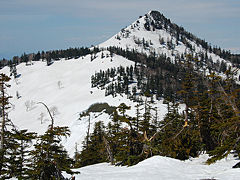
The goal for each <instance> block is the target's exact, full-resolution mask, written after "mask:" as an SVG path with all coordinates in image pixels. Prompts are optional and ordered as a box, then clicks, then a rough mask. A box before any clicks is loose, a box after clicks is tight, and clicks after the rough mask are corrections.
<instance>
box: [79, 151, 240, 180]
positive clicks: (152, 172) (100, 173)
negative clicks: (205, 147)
mask: <svg viewBox="0 0 240 180" xmlns="http://www.w3.org/2000/svg"><path fill="white" fill-rule="evenodd" d="M207 158H208V156H207V155H201V156H200V157H199V158H194V159H190V160H187V161H180V160H176V159H172V158H168V157H162V156H154V157H151V158H149V159H146V160H145V161H143V162H140V163H139V164H137V165H135V166H131V167H115V166H111V165H109V164H108V163H101V164H96V165H91V166H86V167H83V168H80V169H78V171H80V172H81V174H79V175H76V179H81V180H93V179H97V180H110V179H111V180H118V179H119V180H122V179H131V180H141V179H142V180H147V179H149V180H150V179H151V180H161V179H162V180H166V179H167V180H169V179H178V180H188V179H189V180H193V179H196V180H201V179H219V180H237V179H239V176H240V171H239V169H232V166H233V165H234V164H236V163H237V160H236V159H234V158H233V157H229V158H228V159H223V160H221V161H219V162H217V163H215V164H212V165H206V164H204V162H205V161H206V159H207Z"/></svg>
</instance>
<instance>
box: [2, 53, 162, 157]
mask: <svg viewBox="0 0 240 180" xmlns="http://www.w3.org/2000/svg"><path fill="white" fill-rule="evenodd" d="M104 54H105V55H106V54H110V53H109V52H108V51H104ZM120 65H121V66H123V67H126V66H130V65H134V63H133V62H131V61H129V60H127V59H125V58H123V57H121V56H117V55H114V56H113V58H112V61H111V58H110V57H109V58H104V59H102V58H101V53H98V54H96V59H94V60H93V61H91V56H90V55H87V56H85V57H80V58H79V59H71V60H64V59H62V60H60V61H55V62H54V63H53V64H52V65H51V66H46V62H34V65H32V66H26V65H25V64H24V63H22V64H20V65H18V66H17V72H18V74H20V77H19V78H17V79H16V80H15V79H12V80H11V81H10V84H11V88H10V89H8V94H9V95H11V96H13V98H12V99H11V103H12V104H13V108H11V110H10V112H9V118H10V119H11V120H12V121H13V122H14V124H15V125H17V127H19V128H20V129H28V130H30V131H34V132H37V133H40V134H42V133H44V132H45V131H46V129H47V127H48V125H49V124H50V123H51V122H50V117H49V114H48V113H47V110H46V108H45V107H44V106H43V105H41V104H37V102H43V103H45V104H46V105H47V106H48V107H49V108H50V110H51V112H52V113H54V114H56V115H55V116H54V119H55V125H60V126H68V127H69V128H70V131H71V136H70V137H69V138H68V139H67V140H63V144H64V146H65V147H66V148H67V150H68V151H69V152H70V154H71V155H73V152H74V149H75V144H76V143H77V144H78V149H79V150H80V149H81V144H82V141H83V140H84V137H85V136H86V132H87V125H88V119H86V118H85V119H84V118H82V120H79V113H80V112H82V111H85V110H86V109H87V108H88V107H89V106H90V105H92V104H94V103H99V102H100V103H101V102H107V103H108V104H109V105H112V106H119V105H120V104H121V103H123V102H124V103H125V104H127V105H128V106H130V105H131V106H133V107H134V104H133V102H131V101H130V100H128V99H127V97H125V96H124V95H123V96H117V97H115V98H112V96H107V97H105V93H104V91H102V90H100V89H97V88H91V76H92V75H93V74H94V73H95V72H98V71H100V70H107V69H108V68H111V67H119V66H120ZM1 72H3V73H6V74H9V68H8V67H5V68H4V69H2V70H1ZM59 85H60V87H59ZM16 92H18V93H19V95H20V96H21V98H20V99H17V97H16ZM26 104H27V105H28V106H29V108H28V109H27V106H26ZM156 106H158V109H159V114H160V116H161V117H162V118H163V116H164V114H165V113H166V105H163V104H162V103H161V102H159V104H157V105H156ZM52 109H55V110H53V111H54V112H53V111H52ZM99 114H100V115H99ZM129 114H130V115H132V116H134V115H135V110H134V109H131V111H129ZM41 116H42V120H43V123H42V124H41ZM100 120H101V121H103V122H105V123H108V122H109V120H110V116H109V115H108V114H106V113H98V114H91V129H92V128H93V125H94V123H95V122H97V121H100Z"/></svg>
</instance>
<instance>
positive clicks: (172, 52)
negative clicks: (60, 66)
mask: <svg viewBox="0 0 240 180" xmlns="http://www.w3.org/2000/svg"><path fill="white" fill-rule="evenodd" d="M202 43H206V42H204V41H201V40H200V39H198V38H197V37H195V36H194V35H192V34H191V33H188V32H186V31H185V30H184V29H183V28H182V27H179V26H178V25H176V24H173V23H171V21H170V20H169V19H167V18H165V17H164V16H163V15H162V14H161V13H160V12H158V11H150V12H149V13H147V14H145V15H144V16H140V17H139V19H137V20H136V21H135V22H133V23H132V24H131V25H129V26H128V27H126V28H123V29H122V30H121V31H120V32H119V33H117V34H116V35H114V36H113V37H111V38H110V39H109V40H107V41H105V42H103V43H101V44H100V45H99V47H100V48H106V47H110V46H116V47H120V48H122V49H128V50H130V51H131V50H135V51H136V52H139V53H146V54H148V55H150V54H154V53H155V54H156V55H161V54H164V55H166V56H167V57H170V58H171V59H175V58H176V57H180V56H181V54H186V53H193V54H194V55H200V54H201V53H207V54H208V55H209V57H211V58H212V60H213V61H217V60H220V61H221V60H223V59H222V58H220V57H219V56H218V55H216V54H214V53H210V52H209V51H208V50H207V49H206V47H203V45H202Z"/></svg>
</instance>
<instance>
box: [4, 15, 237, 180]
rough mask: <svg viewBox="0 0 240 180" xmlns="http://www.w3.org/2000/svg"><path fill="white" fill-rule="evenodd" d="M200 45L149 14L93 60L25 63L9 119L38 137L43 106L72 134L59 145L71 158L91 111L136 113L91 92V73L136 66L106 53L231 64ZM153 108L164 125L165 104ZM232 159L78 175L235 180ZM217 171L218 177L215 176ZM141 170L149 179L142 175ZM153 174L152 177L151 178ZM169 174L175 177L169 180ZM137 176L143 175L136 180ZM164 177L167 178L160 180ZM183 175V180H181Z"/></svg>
mask: <svg viewBox="0 0 240 180" xmlns="http://www.w3.org/2000/svg"><path fill="white" fill-rule="evenodd" d="M179 32H180V33H179ZM203 44H204V42H200V41H199V39H198V38H196V37H195V36H193V35H191V34H187V33H186V31H185V30H183V29H181V28H180V27H178V26H177V25H175V24H172V23H171V22H170V21H169V20H168V19H166V18H165V17H164V16H163V15H162V14H160V13H159V12H156V11H150V12H149V13H148V14H146V15H145V16H143V17H140V18H139V19H138V20H136V21H135V22H134V23H133V24H131V25H130V26H128V27H126V28H124V29H122V30H121V31H120V32H119V33H117V34H116V35H115V36H113V37H112V38H110V39H109V40H107V41H105V42H103V43H101V44H100V45H99V46H98V47H99V48H102V49H104V50H103V51H102V52H99V53H97V54H95V55H94V56H95V57H94V59H92V56H91V55H87V56H82V57H79V58H78V59H70V60H65V59H60V60H58V61H54V63H53V64H52V65H50V66H46V63H45V62H43V61H36V62H33V64H32V65H30V66H26V65H25V63H21V64H19V65H18V66H17V72H18V77H17V78H12V79H11V81H10V85H11V88H9V89H8V94H9V95H11V96H13V98H12V99H11V103H12V108H11V110H10V111H9V118H10V119H11V120H12V121H13V123H14V124H15V125H16V126H17V127H19V128H20V129H28V130H29V131H34V132H37V133H39V134H42V133H44V132H45V131H46V130H47V127H48V125H49V124H50V117H49V115H48V113H47V111H46V109H45V107H44V106H42V105H41V104H38V102H44V103H45V104H47V105H48V106H49V107H50V110H51V112H52V113H53V114H54V120H55V124H56V125H60V126H68V127H69V128H70V131H71V135H70V137H69V138H68V139H64V140H63V141H62V143H63V145H64V146H65V147H66V149H67V150H68V152H69V153H70V155H71V156H73V154H74V151H75V147H76V145H77V147H78V150H81V146H82V145H81V143H82V141H83V140H84V137H85V136H86V132H87V126H88V117H83V118H81V119H80V116H79V115H80V113H81V112H83V111H85V110H86V109H88V107H89V106H90V105H92V104H94V103H104V102H106V103H108V104H109V105H111V106H119V105H120V104H121V103H125V104H127V105H128V106H131V107H133V108H132V109H131V110H129V111H128V112H127V113H128V114H129V115H132V116H134V115H135V113H136V112H135V111H136V110H135V109H134V105H135V103H134V102H132V101H131V100H129V99H128V98H127V96H126V95H117V96H116V97H112V96H105V93H104V91H102V90H101V89H100V88H92V87H91V76H92V75H93V74H94V73H95V72H98V71H100V70H107V69H109V68H114V67H115V68H117V67H119V66H123V67H127V66H131V65H134V62H132V61H130V60H128V59H126V58H124V57H122V56H119V55H116V54H114V55H113V56H112V57H111V56H110V52H109V51H108V50H107V48H108V47H112V46H115V47H120V48H122V49H125V50H130V51H132V50H134V51H136V52H139V53H145V54H147V55H155V56H159V55H166V56H167V57H169V58H170V59H171V60H172V61H174V60H175V59H177V58H181V55H184V54H187V53H190V54H193V56H198V57H199V58H201V54H203V53H205V54H207V56H208V57H209V58H210V57H211V58H210V59H212V61H213V62H217V61H219V62H221V61H225V62H227V64H228V65H230V64H231V63H230V62H228V61H226V60H224V59H222V58H221V57H220V56H218V55H216V54H214V53H212V52H210V51H209V50H208V49H206V48H205V47H203ZM102 56H104V58H102ZM1 73H5V74H7V75H10V70H9V67H5V68H3V69H2V70H1ZM16 94H18V97H17V95H16ZM19 97H20V98H19ZM153 106H154V107H157V109H158V115H159V120H161V119H163V117H164V115H165V114H166V112H167V106H166V104H163V102H162V100H161V101H158V102H156V103H155V104H154V105H153ZM90 118H91V131H92V129H93V125H94V123H95V122H97V121H103V122H104V123H105V124H107V123H108V122H109V121H111V118H112V117H111V116H110V115H109V114H107V113H104V112H99V113H91V114H90ZM203 159H204V157H203ZM233 159H234V158H231V162H229V161H227V160H225V161H222V162H221V163H219V164H217V165H211V166H207V165H204V164H203V161H202V159H201V161H200V160H199V161H200V162H199V161H198V160H196V159H195V160H194V161H193V162H191V161H190V160H189V161H187V162H181V161H178V160H174V159H170V158H166V157H152V158H151V159H148V160H145V161H144V162H142V163H140V164H138V165H136V166H134V167H131V168H127V167H112V166H110V165H108V164H99V165H94V166H89V167H86V168H82V169H80V171H81V172H82V174H81V175H79V176H77V177H79V179H82V178H83V179H84V178H85V179H90V178H91V179H196V178H197V179H199V178H215V177H216V178H222V179H228V175H230V174H231V173H233V174H234V176H233V177H231V178H229V179H237V178H235V177H238V176H239V175H240V174H239V172H237V171H236V170H232V169H230V168H231V166H232V165H234V164H236V162H235V160H233ZM204 160H206V159H204ZM166 165H167V166H166ZM175 165H177V170H176V171H175V170H173V168H174V166H175ZM163 166H166V167H163ZM219 168H220V169H221V172H220V171H218V169H219ZM158 169H161V171H158ZM189 169H193V171H192V172H191V173H189V174H187V173H188V171H189ZM144 170H146V171H147V173H143V172H144ZM151 170H152V172H150V171H151ZM172 171H175V172H176V173H174V174H172ZM91 172H94V173H95V175H94V176H93V175H92V176H91V175H89V173H91ZM135 172H138V173H140V172H141V173H140V175H139V176H138V177H135ZM101 173H103V176H97V175H98V174H101ZM152 173H153V176H151V175H152ZM162 173H165V174H164V175H162ZM181 173H185V174H184V175H183V176H182V177H181V178H180V176H181ZM224 173H225V174H224ZM186 174H187V175H186ZM235 175H236V176H235ZM237 175H238V176H237ZM119 177H120V178H119ZM178 177H179V178H178Z"/></svg>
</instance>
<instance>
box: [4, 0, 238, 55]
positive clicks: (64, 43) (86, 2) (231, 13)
mask: <svg viewBox="0 0 240 180" xmlns="http://www.w3.org/2000/svg"><path fill="white" fill-rule="evenodd" d="M150 10H158V11H160V12H161V13H163V14H164V15H165V16H166V17H167V18H170V19H171V20H172V21H173V22H174V23H176V24H178V25H180V26H183V27H184V28H185V29H186V30H188V31H190V32H192V33H193V34H195V35H197V36H198V37H200V38H202V39H205V40H206V41H208V42H210V43H211V44H212V45H217V46H220V47H222V48H225V49H230V50H231V51H232V52H234V53H240V1H239V0H121V1H120V0H118V1H117V0H0V59H2V58H3V57H5V58H8V59H9V58H12V56H14V55H21V54H23V53H24V52H26V53H31V52H37V51H42V50H55V49H66V48H68V47H81V46H91V45H97V44H99V43H101V42H103V41H105V40H107V39H108V38H110V37H111V36H113V35H114V34H116V33H117V32H118V31H120V30H121V29H122V28H123V27H125V26H128V25H129V24H131V23H132V22H133V21H135V20H136V19H137V18H138V17H139V16H140V15H144V14H146V13H147V12H149V11H150Z"/></svg>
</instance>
